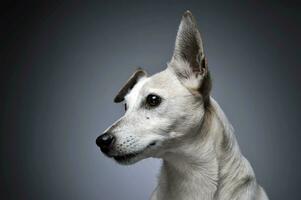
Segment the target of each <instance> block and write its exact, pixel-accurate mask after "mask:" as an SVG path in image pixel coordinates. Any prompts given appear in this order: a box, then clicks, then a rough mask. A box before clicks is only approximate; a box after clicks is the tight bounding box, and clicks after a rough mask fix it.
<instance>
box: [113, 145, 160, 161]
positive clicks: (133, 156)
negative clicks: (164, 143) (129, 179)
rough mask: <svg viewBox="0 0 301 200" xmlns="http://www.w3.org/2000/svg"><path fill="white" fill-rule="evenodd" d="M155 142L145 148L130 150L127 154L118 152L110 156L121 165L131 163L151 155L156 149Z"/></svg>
mask: <svg viewBox="0 0 301 200" xmlns="http://www.w3.org/2000/svg"><path fill="white" fill-rule="evenodd" d="M156 144H157V143H156V142H152V143H151V144H149V145H148V146H146V148H144V149H143V150H141V151H138V152H132V153H127V154H118V155H114V156H112V157H113V158H114V160H115V161H116V162H117V163H119V164H121V165H131V164H134V163H136V162H138V161H140V160H142V159H145V158H148V157H151V156H152V153H151V152H153V151H154V150H155V149H156V146H157V145H156Z"/></svg>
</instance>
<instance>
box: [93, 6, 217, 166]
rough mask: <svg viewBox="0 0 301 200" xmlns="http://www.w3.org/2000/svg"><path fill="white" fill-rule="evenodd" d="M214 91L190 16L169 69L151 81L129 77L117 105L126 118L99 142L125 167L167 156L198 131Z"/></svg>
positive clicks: (142, 76)
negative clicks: (122, 108)
mask: <svg viewBox="0 0 301 200" xmlns="http://www.w3.org/2000/svg"><path fill="white" fill-rule="evenodd" d="M210 88H211V84H210V76H209V71H208V68H207V64H206V60H205V56H204V52H203V47H202V42H201V37H200V34H199V31H198V30H197V26H196V23H195V20H194V18H193V16H192V14H191V13H190V12H189V11H187V12H185V14H184V15H183V17H182V21H181V24H180V27H179V31H178V34H177V39H176V45H175V50H174V54H173V58H172V60H171V61H170V63H169V64H168V67H167V69H165V70H164V71H162V72H160V73H158V74H155V75H153V76H150V77H148V76H147V75H146V73H145V72H144V71H143V70H142V69H138V70H137V71H136V72H135V73H134V74H133V75H132V76H131V77H130V79H129V80H128V81H127V82H126V84H125V85H124V86H123V87H122V89H121V90H120V92H119V93H118V94H117V96H116V97H115V100H114V101H115V102H117V103H118V102H124V106H125V114H124V116H122V117H121V118H120V119H119V120H117V121H116V122H115V123H114V124H113V125H112V126H111V127H109V128H108V129H107V130H106V131H105V133H104V134H103V135H101V136H99V137H98V138H97V141H96V143H97V145H98V146H99V147H100V148H101V150H102V152H104V153H105V154H106V155H108V156H109V157H113V158H114V159H115V160H116V161H117V162H119V163H121V164H131V163H134V162H137V161H139V160H141V159H143V158H147V157H163V156H164V154H165V153H166V152H169V151H172V150H173V149H174V148H177V145H180V143H181V142H182V141H183V140H185V137H187V136H189V135H192V134H195V130H198V129H199V127H200V126H201V121H202V118H203V115H204V113H205V109H206V105H207V104H208V101H209V92H210Z"/></svg>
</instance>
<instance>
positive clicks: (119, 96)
mask: <svg viewBox="0 0 301 200" xmlns="http://www.w3.org/2000/svg"><path fill="white" fill-rule="evenodd" d="M144 76H147V73H146V72H145V71H144V70H143V69H141V68H138V69H137V70H136V71H135V72H134V73H133V74H132V76H131V77H130V78H129V80H128V81H127V82H126V83H125V84H124V86H123V87H122V88H121V89H120V90H119V92H118V94H117V95H116V97H115V98H114V102H115V103H120V102H122V101H123V100H124V97H125V95H126V94H127V93H128V92H129V91H130V90H131V89H132V88H133V87H134V86H135V84H136V83H137V82H138V80H139V79H140V78H141V77H144Z"/></svg>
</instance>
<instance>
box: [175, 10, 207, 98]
mask: <svg viewBox="0 0 301 200" xmlns="http://www.w3.org/2000/svg"><path fill="white" fill-rule="evenodd" d="M169 67H170V68H172V70H173V71H174V72H175V74H176V76H177V77H178V78H179V80H180V81H181V82H182V83H183V84H184V85H185V86H186V87H187V88H188V89H190V90H191V91H192V92H193V93H198V94H201V95H202V96H203V98H204V100H205V98H207V99H208V98H209V92H210V89H211V80H210V74H209V71H208V66H207V61H206V58H205V54H204V50H203V43H202V39H201V35H200V32H199V30H198V28H197V24H196V21H195V19H194V17H193V15H192V13H191V12H190V11H186V12H185V13H184V14H183V16H182V20H181V23H180V26H179V29H178V33H177V38H176V43H175V50H174V53H173V57H172V59H171V61H170V63H169Z"/></svg>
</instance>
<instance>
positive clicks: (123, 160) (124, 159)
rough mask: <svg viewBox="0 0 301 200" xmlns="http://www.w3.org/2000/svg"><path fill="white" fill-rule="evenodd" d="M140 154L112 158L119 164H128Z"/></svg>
mask: <svg viewBox="0 0 301 200" xmlns="http://www.w3.org/2000/svg"><path fill="white" fill-rule="evenodd" d="M139 154H141V153H130V154H125V155H118V156H114V157H113V158H114V159H115V160H116V161H117V162H118V163H121V164H130V163H131V161H133V160H134V159H135V158H136V157H137V156H138V155H139Z"/></svg>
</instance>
